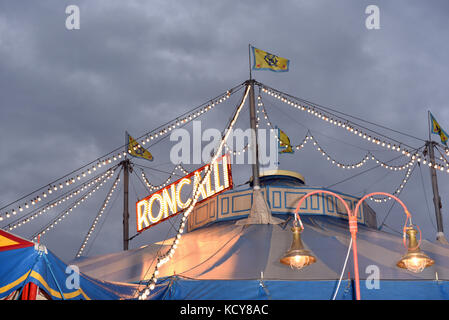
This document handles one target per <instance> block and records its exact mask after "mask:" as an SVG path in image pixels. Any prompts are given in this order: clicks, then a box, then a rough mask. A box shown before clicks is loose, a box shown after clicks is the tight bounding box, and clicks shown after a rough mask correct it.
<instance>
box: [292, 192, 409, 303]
mask: <svg viewBox="0 0 449 320" xmlns="http://www.w3.org/2000/svg"><path fill="white" fill-rule="evenodd" d="M319 193H325V194H330V195H332V196H335V197H337V198H338V199H339V200H340V201H341V202H342V203H343V205H344V206H345V208H346V211H347V212H348V218H349V231H350V232H351V238H352V243H353V250H352V253H353V260H354V276H355V288H356V299H357V300H360V279H359V262H358V257H357V212H358V211H359V208H360V205H361V204H362V202H363V201H364V200H365V199H367V198H369V197H371V196H374V195H383V196H387V197H390V198H392V199H394V200H396V201H397V202H399V204H400V205H401V206H402V208H403V209H404V212H405V215H406V216H407V219H406V220H405V225H404V235H405V226H406V225H407V221H408V220H409V219H411V215H410V212H409V211H408V209H407V207H406V206H405V204H404V203H403V202H402V201H401V200H400V199H399V198H398V197H396V196H394V195H392V194H389V193H386V192H372V193H369V194H367V195H365V196H364V197H362V198H361V199H360V200H359V201H358V202H357V204H356V206H355V209H354V211H351V209H350V208H349V206H348V204H347V203H346V201H345V200H344V199H343V198H342V197H341V196H340V195H338V194H336V193H334V192H331V191H327V190H316V191H312V192H310V193H308V194H306V195H305V196H304V197H302V198H301V199H300V200H299V202H298V205H297V207H296V210H295V217H296V219H297V220H299V222H300V224H301V226H302V223H301V218H300V217H299V214H298V212H299V208H300V207H301V205H302V203H303V202H304V201H305V199H306V198H308V197H310V196H312V195H314V194H319ZM302 227H303V226H302ZM303 228H304V227H303ZM404 241H405V237H404Z"/></svg>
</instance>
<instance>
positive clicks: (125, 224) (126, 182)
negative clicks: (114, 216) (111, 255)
mask: <svg viewBox="0 0 449 320" xmlns="http://www.w3.org/2000/svg"><path fill="white" fill-rule="evenodd" d="M122 166H123V250H124V251H126V250H128V245H129V206H128V200H129V194H128V186H129V169H130V168H129V167H130V165H129V159H126V160H124V161H123V162H122Z"/></svg>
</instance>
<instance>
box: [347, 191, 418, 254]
mask: <svg viewBox="0 0 449 320" xmlns="http://www.w3.org/2000/svg"><path fill="white" fill-rule="evenodd" d="M374 195H382V196H387V197H390V198H393V199H394V200H396V201H397V202H398V203H399V204H400V205H401V206H402V208H403V209H404V213H405V215H406V216H407V218H406V219H405V224H404V228H403V242H404V246H406V243H405V240H406V232H405V231H406V226H407V222H408V221H409V220H410V225H412V216H411V214H410V212H409V211H408V209H407V207H406V206H405V204H404V202H402V201H401V199H399V198H398V197H396V196H394V195H392V194H389V193H386V192H372V193H369V194H367V195H365V196H364V197H362V198H361V199H360V200H359V202H357V205H356V206H355V209H354V214H355V215H357V212H358V210H359V208H360V205H361V204H362V202H363V201H365V199H367V198H369V197H371V196H374ZM417 227H418V226H417ZM418 230H419V242H418V246H417V247H419V246H420V244H421V229H420V228H419V227H418ZM417 247H416V248H417ZM416 248H412V249H416Z"/></svg>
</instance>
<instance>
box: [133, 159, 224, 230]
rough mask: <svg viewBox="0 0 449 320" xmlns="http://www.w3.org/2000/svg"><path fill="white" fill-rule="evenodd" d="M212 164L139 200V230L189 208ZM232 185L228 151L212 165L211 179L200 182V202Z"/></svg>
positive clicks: (137, 209)
mask: <svg viewBox="0 0 449 320" xmlns="http://www.w3.org/2000/svg"><path fill="white" fill-rule="evenodd" d="M208 167H209V164H208V165H205V166H203V167H201V168H199V169H198V170H195V171H193V172H192V173H190V174H188V175H187V176H185V177H183V178H181V179H179V180H177V181H176V182H173V183H172V184H170V185H168V186H166V187H165V188H163V189H161V190H159V191H158V192H156V193H153V194H151V195H149V196H148V197H146V198H144V199H142V200H140V201H138V202H137V203H136V219H137V232H141V231H143V230H145V229H148V228H150V227H152V226H154V225H156V224H158V223H159V222H162V221H164V220H166V219H169V218H172V217H174V216H175V215H177V214H178V213H180V212H182V211H183V210H184V209H187V208H188V207H189V205H190V204H191V203H192V201H193V197H194V195H195V193H196V192H197V189H198V186H199V185H200V182H201V180H202V179H203V177H204V174H205V171H206V170H207V168H208ZM231 188H232V174H231V164H230V160H229V155H227V154H226V155H224V156H222V157H220V158H218V159H217V161H216V162H215V164H214V165H213V166H212V172H211V174H210V175H209V179H207V181H206V182H205V183H204V184H202V185H200V186H199V195H200V196H199V198H198V203H199V202H201V201H204V200H206V199H208V198H210V197H213V196H215V195H217V194H219V193H221V192H223V191H225V190H228V189H231ZM181 192H182V194H181ZM186 194H189V195H190V197H188V198H187V199H185V198H183V195H184V197H185V195H186Z"/></svg>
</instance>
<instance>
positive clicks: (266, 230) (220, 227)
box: [73, 216, 449, 282]
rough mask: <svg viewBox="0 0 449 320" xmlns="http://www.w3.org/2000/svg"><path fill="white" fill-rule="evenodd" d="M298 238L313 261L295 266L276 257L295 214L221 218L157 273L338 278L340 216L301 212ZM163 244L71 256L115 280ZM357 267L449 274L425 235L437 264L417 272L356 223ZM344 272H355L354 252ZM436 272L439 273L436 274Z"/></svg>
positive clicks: (133, 278)
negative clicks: (260, 220)
mask: <svg viewBox="0 0 449 320" xmlns="http://www.w3.org/2000/svg"><path fill="white" fill-rule="evenodd" d="M302 221H303V223H304V225H305V230H304V231H303V232H302V234H301V238H302V241H303V244H304V246H305V248H306V249H308V250H310V251H311V252H312V253H313V254H314V255H315V256H316V258H317V261H316V263H314V264H312V265H310V266H308V267H306V268H303V269H301V270H299V271H298V270H293V269H291V268H289V267H287V266H285V265H283V264H281V263H280V262H279V259H280V258H281V257H282V255H283V254H284V253H285V252H286V251H287V250H288V249H289V248H290V245H291V241H292V232H291V227H292V220H289V221H287V223H283V224H279V225H246V226H239V225H236V224H235V221H223V222H218V223H215V224H213V225H211V226H208V227H205V228H200V229H197V230H195V231H192V232H190V233H187V234H185V235H183V237H182V238H181V241H180V242H179V244H178V249H177V250H176V252H175V255H174V256H173V258H172V259H171V260H170V261H169V262H168V263H166V264H164V265H163V266H162V267H161V268H160V269H159V274H160V276H161V277H169V276H172V275H180V276H183V277H186V278H191V279H197V280H254V279H260V277H261V274H262V273H263V276H264V278H265V279H269V280H304V281H305V280H335V279H339V277H340V274H341V269H342V267H343V263H344V260H345V257H346V253H347V250H348V245H349V242H350V233H349V228H348V223H347V221H345V220H342V219H338V218H331V217H324V216H306V217H303V218H302ZM166 244H167V245H162V244H160V245H150V246H144V247H141V248H138V249H134V250H129V251H128V252H126V253H116V254H112V255H106V256H97V257H92V258H86V259H83V260H81V261H79V262H77V261H74V262H73V263H74V264H77V265H78V266H79V268H80V270H81V271H83V272H85V273H86V274H88V275H90V276H92V277H95V278H99V279H103V280H107V281H120V282H139V281H141V280H145V279H148V278H149V277H151V275H152V270H153V268H154V267H155V264H156V255H157V254H158V252H159V253H161V252H165V251H166V250H168V248H169V245H170V244H171V241H166ZM357 246H358V258H359V272H360V277H361V278H362V279H366V278H367V277H369V276H370V273H369V272H367V268H368V267H369V266H377V267H378V268H379V272H380V278H381V280H419V279H421V280H434V279H436V277H438V279H440V280H449V247H447V246H444V245H441V244H437V243H432V242H429V241H426V240H423V242H422V245H421V249H422V250H423V251H424V252H425V253H426V254H428V255H429V256H430V257H431V258H432V259H434V260H435V264H434V265H433V266H431V267H429V268H426V269H425V270H424V271H423V272H421V273H412V272H409V271H407V270H404V269H400V268H398V267H397V266H396V263H397V261H398V260H399V259H400V258H401V257H402V255H404V254H405V252H406V249H405V248H404V246H403V242H402V237H400V236H396V235H393V234H389V233H386V232H383V231H379V230H375V229H372V228H368V227H365V226H362V225H359V229H358V233H357ZM346 272H349V273H350V274H351V275H353V262H352V254H351V255H350V258H349V260H348V264H347V267H346ZM436 274H437V275H436Z"/></svg>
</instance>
